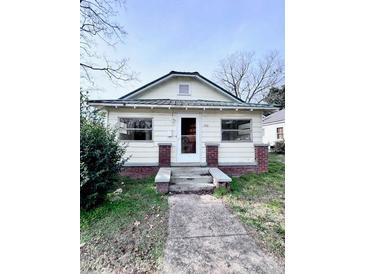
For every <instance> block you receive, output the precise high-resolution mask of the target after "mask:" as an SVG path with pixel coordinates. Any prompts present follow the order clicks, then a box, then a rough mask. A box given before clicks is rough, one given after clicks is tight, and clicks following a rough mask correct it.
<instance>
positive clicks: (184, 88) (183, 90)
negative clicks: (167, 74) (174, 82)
mask: <svg viewBox="0 0 365 274" xmlns="http://www.w3.org/2000/svg"><path fill="white" fill-rule="evenodd" d="M179 95H190V90H189V85H187V84H181V85H179Z"/></svg>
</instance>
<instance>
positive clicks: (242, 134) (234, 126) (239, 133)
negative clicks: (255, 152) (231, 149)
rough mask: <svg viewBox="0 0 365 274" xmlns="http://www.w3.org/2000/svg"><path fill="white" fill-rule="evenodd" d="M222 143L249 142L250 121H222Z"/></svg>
mask: <svg viewBox="0 0 365 274" xmlns="http://www.w3.org/2000/svg"><path fill="white" fill-rule="evenodd" d="M222 141H239V142H251V120H222Z"/></svg>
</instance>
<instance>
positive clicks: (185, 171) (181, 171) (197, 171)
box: [171, 167, 210, 176]
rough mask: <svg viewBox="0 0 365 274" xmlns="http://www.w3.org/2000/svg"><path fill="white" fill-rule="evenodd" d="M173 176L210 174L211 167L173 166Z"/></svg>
mask: <svg viewBox="0 0 365 274" xmlns="http://www.w3.org/2000/svg"><path fill="white" fill-rule="evenodd" d="M171 173H172V176H186V175H194V176H196V175H202V176H204V175H210V174H209V168H201V167H174V168H171Z"/></svg>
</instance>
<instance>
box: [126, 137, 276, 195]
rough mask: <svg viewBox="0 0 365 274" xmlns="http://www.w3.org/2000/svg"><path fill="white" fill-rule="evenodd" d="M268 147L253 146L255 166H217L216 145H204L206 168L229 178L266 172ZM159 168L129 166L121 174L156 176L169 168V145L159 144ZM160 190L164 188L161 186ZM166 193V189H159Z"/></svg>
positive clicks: (144, 176)
mask: <svg viewBox="0 0 365 274" xmlns="http://www.w3.org/2000/svg"><path fill="white" fill-rule="evenodd" d="M268 157H269V153H268V146H267V145H255V160H256V163H257V165H230V166H219V165H218V144H207V145H206V161H207V166H208V167H218V168H219V169H220V170H222V171H223V172H224V173H226V174H227V175H229V176H241V175H244V174H247V173H263V172H267V171H268ZM158 159H159V166H140V167H138V166H130V167H128V166H127V167H123V169H122V171H121V174H122V175H123V176H128V177H131V178H136V179H140V178H146V177H149V176H156V174H157V172H158V170H159V168H160V167H170V166H171V144H159V157H158ZM161 188H166V186H162V185H161ZM161 191H162V192H163V191H166V189H161Z"/></svg>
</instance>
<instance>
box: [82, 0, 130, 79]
mask: <svg viewBox="0 0 365 274" xmlns="http://www.w3.org/2000/svg"><path fill="white" fill-rule="evenodd" d="M124 4H125V2H124V1H123V0H80V69H81V77H83V78H86V79H87V80H88V81H90V82H92V83H93V77H92V73H93V72H103V73H104V74H105V75H106V76H107V77H108V78H109V79H110V80H111V81H113V83H115V84H119V83H120V82H121V81H128V80H132V79H134V78H135V75H134V73H132V72H130V71H129V68H128V62H127V61H128V60H127V58H122V59H121V60H111V59H110V58H108V57H105V56H103V57H101V56H100V55H99V54H98V53H97V42H98V41H103V42H104V43H105V44H106V45H107V46H110V47H115V46H116V45H117V44H118V43H122V42H123V37H124V36H125V35H126V32H125V30H124V28H123V27H122V26H121V25H120V24H119V23H118V21H117V20H115V19H116V18H115V17H116V16H117V15H118V11H119V10H120V9H121V8H123V7H124Z"/></svg>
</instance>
